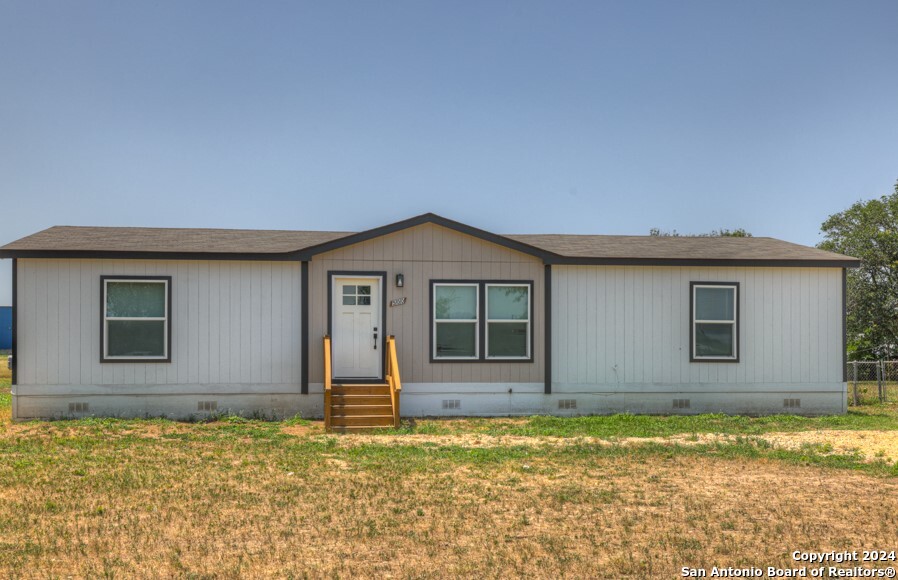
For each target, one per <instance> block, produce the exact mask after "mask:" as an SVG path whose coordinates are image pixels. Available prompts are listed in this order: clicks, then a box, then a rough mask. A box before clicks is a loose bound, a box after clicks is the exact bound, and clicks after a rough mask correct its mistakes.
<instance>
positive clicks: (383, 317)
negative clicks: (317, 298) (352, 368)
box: [327, 270, 389, 383]
mask: <svg viewBox="0 0 898 580" xmlns="http://www.w3.org/2000/svg"><path fill="white" fill-rule="evenodd" d="M334 276H346V277H351V276H372V277H379V278H380V279H381V282H380V293H381V297H380V327H379V328H380V330H378V337H381V344H384V345H385V344H387V336H389V334H388V333H387V272H386V271H361V270H359V271H354V270H328V271H327V335H328V336H330V337H331V340H333V338H334V328H333V322H334V321H333V319H334V305H333V301H334V296H333V294H334V288H333V284H334ZM385 370H386V369H385V368H384V363H383V361H381V365H380V376H379V377H378V378H377V379H376V380H377V381H383V380H384V379H385V377H384V371H385ZM345 379H351V380H352V381H353V382H355V383H364V382H365V380H364V379H362V380H360V379H358V378H355V377H334V378H333V380H345Z"/></svg>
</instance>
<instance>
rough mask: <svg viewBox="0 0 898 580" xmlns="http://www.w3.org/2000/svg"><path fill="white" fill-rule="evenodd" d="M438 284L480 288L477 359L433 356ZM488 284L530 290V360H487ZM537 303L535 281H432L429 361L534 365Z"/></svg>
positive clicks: (429, 311)
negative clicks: (435, 299) (521, 286)
mask: <svg viewBox="0 0 898 580" xmlns="http://www.w3.org/2000/svg"><path fill="white" fill-rule="evenodd" d="M436 284H469V285H472V286H475V285H476V286H477V287H478V291H477V294H478V299H477V300H478V304H477V309H478V311H479V313H480V317H479V318H478V322H479V324H478V326H479V328H478V329H477V340H478V342H479V345H480V348H479V349H478V350H477V358H466V359H448V358H435V357H434V356H433V335H434V320H433V315H434V312H433V287H434V285H436ZM487 284H526V285H527V286H529V288H530V336H529V340H530V356H529V357H528V358H487V356H486V323H487V319H486V285H487ZM534 301H535V296H534V292H533V280H482V279H476V280H430V292H429V294H428V302H429V307H428V315H429V316H430V324H429V325H428V328H429V332H430V340H429V350H428V354H427V357H428V360H429V361H430V362H432V363H441V364H443V363H532V362H533V361H534V355H535V353H534V340H533V329H534V319H533V314H534V306H533V303H534Z"/></svg>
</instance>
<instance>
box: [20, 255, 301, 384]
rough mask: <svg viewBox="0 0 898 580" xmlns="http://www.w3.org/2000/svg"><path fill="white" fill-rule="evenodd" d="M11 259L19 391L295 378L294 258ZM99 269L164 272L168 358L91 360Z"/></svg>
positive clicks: (95, 356) (96, 346) (95, 350)
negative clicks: (168, 294) (168, 288)
mask: <svg viewBox="0 0 898 580" xmlns="http://www.w3.org/2000/svg"><path fill="white" fill-rule="evenodd" d="M17 264H18V281H19V282H18V283H19V290H18V296H17V299H18V307H19V318H18V327H17V328H18V341H19V342H18V349H19V350H18V356H19V364H18V367H17V380H18V381H17V382H18V384H19V386H20V388H19V389H18V392H19V393H20V394H27V393H28V391H29V389H28V388H27V387H28V385H162V384H173V385H210V384H212V385H227V384H250V383H252V384H256V385H266V384H289V385H298V384H299V380H300V351H299V349H300V346H301V345H300V339H301V337H300V329H301V321H300V320H299V302H300V295H299V291H300V284H299V272H300V267H299V263H297V262H256V263H249V262H227V261H220V262H219V261H175V260H49V259H48V260H45V259H19V260H18V261H17ZM106 274H121V275H148V276H152V275H158V276H171V277H172V308H171V313H172V324H173V326H172V344H171V345H170V349H171V352H172V361H171V362H170V363H100V276H101V275H106ZM297 391H298V389H297Z"/></svg>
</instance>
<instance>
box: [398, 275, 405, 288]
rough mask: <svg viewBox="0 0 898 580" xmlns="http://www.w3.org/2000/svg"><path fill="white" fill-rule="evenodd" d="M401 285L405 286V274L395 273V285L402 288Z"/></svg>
mask: <svg viewBox="0 0 898 580" xmlns="http://www.w3.org/2000/svg"><path fill="white" fill-rule="evenodd" d="M403 286H405V276H403V275H402V274H396V287H397V288H402V287H403Z"/></svg>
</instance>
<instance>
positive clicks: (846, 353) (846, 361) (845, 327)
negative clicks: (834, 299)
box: [842, 268, 848, 383]
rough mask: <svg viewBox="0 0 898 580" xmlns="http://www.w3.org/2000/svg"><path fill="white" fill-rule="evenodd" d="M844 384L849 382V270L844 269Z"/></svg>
mask: <svg viewBox="0 0 898 580" xmlns="http://www.w3.org/2000/svg"><path fill="white" fill-rule="evenodd" d="M842 382H843V383H847V382H848V269H847V268H842Z"/></svg>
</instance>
